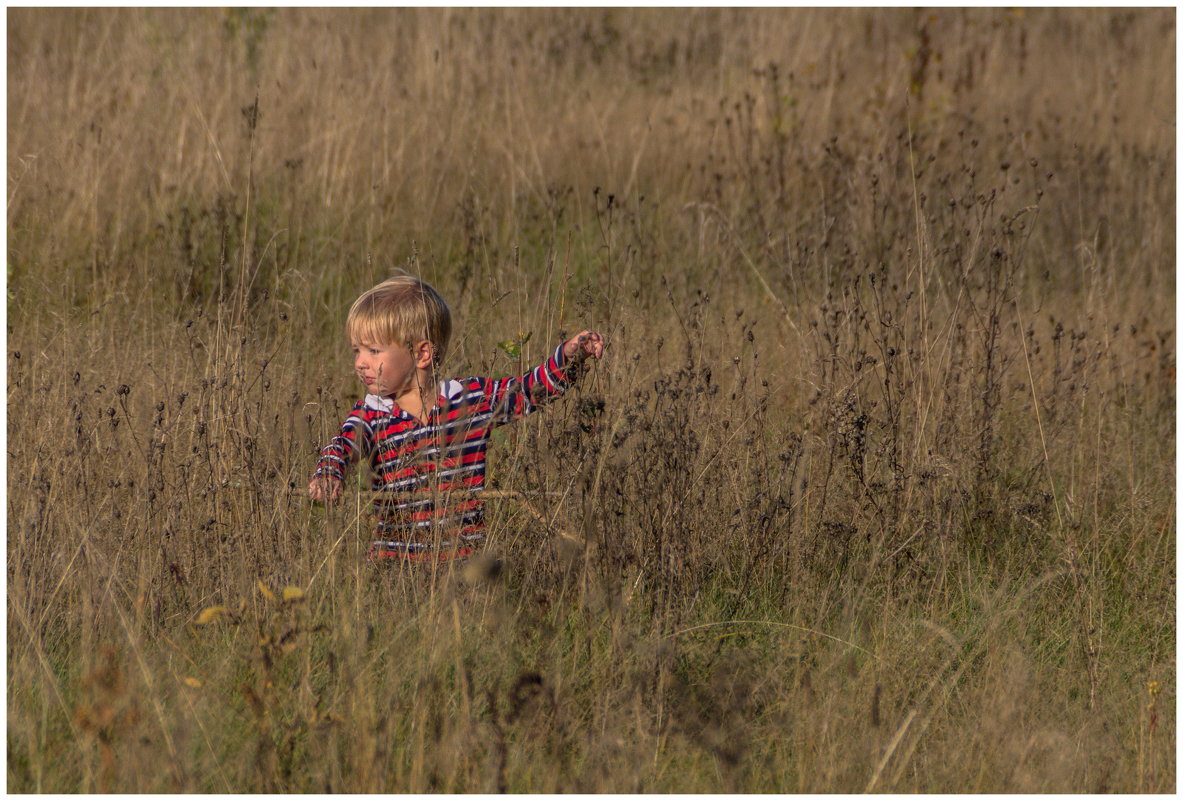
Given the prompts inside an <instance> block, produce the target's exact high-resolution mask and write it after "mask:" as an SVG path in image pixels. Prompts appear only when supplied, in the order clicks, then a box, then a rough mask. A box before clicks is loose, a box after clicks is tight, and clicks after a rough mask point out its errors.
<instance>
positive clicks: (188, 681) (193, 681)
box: [185, 676, 201, 687]
mask: <svg viewBox="0 0 1183 801" xmlns="http://www.w3.org/2000/svg"><path fill="white" fill-rule="evenodd" d="M185 683H186V684H188V685H189V686H190V687H200V686H201V679H195V678H193V677H192V676H186V677H185Z"/></svg>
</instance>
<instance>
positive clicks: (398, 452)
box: [316, 345, 578, 561]
mask: <svg viewBox="0 0 1183 801" xmlns="http://www.w3.org/2000/svg"><path fill="white" fill-rule="evenodd" d="M574 366H575V365H573V364H568V362H567V359H566V357H565V356H564V355H563V346H562V345H559V347H557V348H556V349H555V352H554V354H553V355H552V356H551V357H550V358H549V359H547V360H546V362H544V363H543V364H541V365H539V366H538V367H536V368H534V369H533V370H531V371H530V372H529V373H527V374H526V375H524V376H516V377H510V378H464V379H460V380H450V381H444V382H441V383H440V389H439V398H438V399H437V401H436V406H435V407H434V408H432V410H431V411H430V412H429V413H428V416H427V422H426V423H423V422H421V421H419V420H417V419H416V418H415V417H414V416H412V415H410V414H408V413H407V412H406V411H404V410H403V409H401V408H400V407H399V405H398V404H397V403H395V402H394V400H393V399H391V398H386V397H381V396H378V395H366V396H365V397H364V398H363V399H361V400H360V401H358V402H357V404H356V405H355V406H354V407H353V410H352V411H351V412H350V413H349V416H348V417H347V418H346V419H345V422H344V423H343V424H342V425H341V431H340V433H339V434H337V436H335V437H333V439H332V440H331V441H330V442H329V444H328V445H326V446H325V447H324V449H323V450H321V452H320V460H319V461H318V462H317V465H316V475H317V476H331V477H333V478H336V479H338V480H342V481H343V480H344V479H345V474H346V472H347V470H348V467H349V465H350V463H351V462H352V461H354V460H355V459H358V458H368V459H369V461H370V468H371V472H372V475H373V481H372V484H371V487H372V489H374V490H384V491H386V492H388V493H389V497H385V498H383V497H380V498H379V499H378V500H376V501H375V502H374V513H375V515H376V517H377V528H376V530H375V535H376V539H375V541H374V544H373V549H372V550H371V556H375V557H390V556H394V557H398V558H402V559H409V560H412V561H423V560H437V559H438V560H445V559H451V558H456V557H463V556H468V555H470V554H471V553H472V552H473V551H474V549H475V548H476V547H477V546H479V544H480V543H481V541H482V540H483V539H484V536H485V509H484V503H483V502H482V501H481V499H480V493H481V490H483V489H484V487H485V453H486V451H487V450H488V447H489V435H490V432H491V431H492V430H493V428H495V427H496V426H500V425H505V424H506V423H511V422H513V421H514V420H517V419H518V418H520V417H525V416H526V415H528V414H531V413H533V412H534V411H536V410H537V409H538V408H539V407H540V406H541V405H543V404H545V403H546V402H548V401H550V400H553V399H554V398H557V397H560V396H561V395H563V393H565V392H566V391H567V389H568V388H569V387H570V386H571V383H572V382H573V381H574V380H575V378H576V373H577V372H578V371H577V370H576V369H573V368H574Z"/></svg>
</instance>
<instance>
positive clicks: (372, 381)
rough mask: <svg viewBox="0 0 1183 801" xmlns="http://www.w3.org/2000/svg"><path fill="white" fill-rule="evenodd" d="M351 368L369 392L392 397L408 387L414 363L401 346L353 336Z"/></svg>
mask: <svg viewBox="0 0 1183 801" xmlns="http://www.w3.org/2000/svg"><path fill="white" fill-rule="evenodd" d="M351 344H352V345H353V369H354V370H355V371H356V372H357V377H358V379H359V380H360V381H361V382H362V383H363V384H365V385H366V390H367V391H368V392H370V393H371V394H373V395H382V396H384V397H395V396H397V395H400V394H402V393H403V392H406V391H407V390H408V389H410V388H411V386H412V383H413V382H412V379H413V378H414V376H415V362H414V360H413V359H412V358H411V352H410V351H409V350H408V349H407V347H406V346H405V345H379V344H377V343H374V342H368V341H366V340H364V339H354V340H353V341H352V343H351Z"/></svg>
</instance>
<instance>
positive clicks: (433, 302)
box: [345, 275, 452, 364]
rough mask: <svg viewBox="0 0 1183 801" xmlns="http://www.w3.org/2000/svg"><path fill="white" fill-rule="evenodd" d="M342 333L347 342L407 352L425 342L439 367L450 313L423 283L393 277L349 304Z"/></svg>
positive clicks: (400, 276)
mask: <svg viewBox="0 0 1183 801" xmlns="http://www.w3.org/2000/svg"><path fill="white" fill-rule="evenodd" d="M345 333H346V334H347V335H348V336H349V339H350V340H351V341H366V342H371V343H374V344H376V345H406V346H407V347H408V348H412V347H414V346H415V344H416V343H418V342H422V341H423V340H427V341H428V342H430V343H431V344H432V346H433V348H434V350H435V356H434V361H435V363H436V364H439V362H441V361H443V358H444V354H445V353H446V352H447V350H448V339H449V338H450V337H451V336H452V312H451V310H450V309H449V308H448V304H447V303H446V302H445V301H444V299H443V298H442V297H440V294H439V293H438V292H436V291H435V290H434V289H433V288H432V287H431V285H430V284H428V283H427V282H425V281H420V280H419V279H418V278H416V277H414V276H413V275H396V276H394V277H393V278H387V279H386V280H385V281H383V282H382V283H380V284H378V285H377V286H376V287H374V288H373V289H369V290H367V291H365V292H363V293H362V294H361V297H359V298H358V299H357V300H355V301H354V302H353V305H352V306H351V307H350V308H349V316H348V317H347V318H346V320H345Z"/></svg>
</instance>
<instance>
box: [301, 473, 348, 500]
mask: <svg viewBox="0 0 1183 801" xmlns="http://www.w3.org/2000/svg"><path fill="white" fill-rule="evenodd" d="M341 485H342V482H340V481H338V480H337V479H335V478H333V477H332V476H317V477H315V478H314V479H312V480H311V481H309V482H308V497H309V498H311V499H312V500H314V501H319V502H320V503H327V504H333V503H336V502H337V499H338V498H340V497H341Z"/></svg>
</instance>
